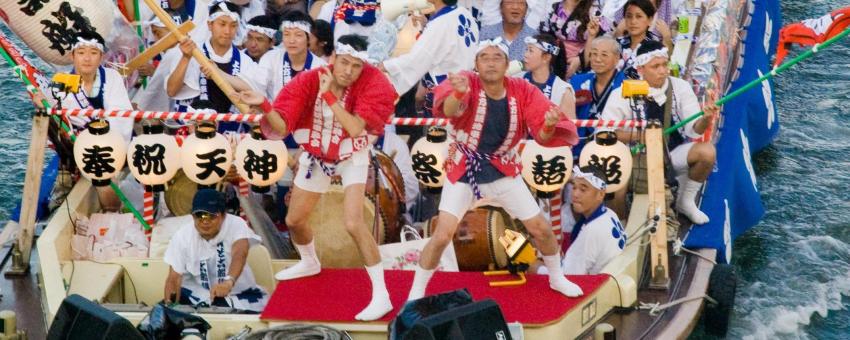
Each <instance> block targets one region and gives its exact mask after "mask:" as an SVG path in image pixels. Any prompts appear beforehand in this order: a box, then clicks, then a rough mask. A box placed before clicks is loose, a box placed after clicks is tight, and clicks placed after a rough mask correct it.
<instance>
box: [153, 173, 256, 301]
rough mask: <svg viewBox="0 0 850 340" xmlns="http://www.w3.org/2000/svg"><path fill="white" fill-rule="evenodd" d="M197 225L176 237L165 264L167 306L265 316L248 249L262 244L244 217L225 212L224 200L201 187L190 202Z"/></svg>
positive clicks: (215, 193) (173, 238)
mask: <svg viewBox="0 0 850 340" xmlns="http://www.w3.org/2000/svg"><path fill="white" fill-rule="evenodd" d="M192 219H193V220H194V224H193V225H188V224H187V225H183V226H182V227H180V229H179V230H177V232H176V233H174V236H173V237H172V238H171V243H169V245H168V249H167V250H166V251H165V257H164V258H163V260H164V261H165V263H167V264H168V265H169V266H171V267H170V269H169V271H168V278H167V279H166V281H165V302H166V303H174V302H178V303H180V304H186V305H192V306H221V307H232V308H235V309H239V310H246V311H251V312H261V311H262V310H263V308H264V307H265V305H266V302H268V293H267V292H266V291H265V290H264V289H263V288H262V287H260V286H258V285H257V282H256V281H255V280H254V274H253V273H252V272H251V268H249V267H247V266H246V265H245V264H246V261H247V259H248V249H249V248H250V247H251V246H252V245H256V244H258V243H259V242H260V237H259V236H257V235H256V234H254V232H253V231H251V229H250V228H248V225H247V224H246V223H245V221H244V220H242V218H240V217H238V216H235V215H231V214H227V213H225V212H224V196H222V195H221V193H219V192H218V191H215V190H213V189H201V190H199V191H198V192H197V193H196V194H195V198H194V200H193V201H192Z"/></svg>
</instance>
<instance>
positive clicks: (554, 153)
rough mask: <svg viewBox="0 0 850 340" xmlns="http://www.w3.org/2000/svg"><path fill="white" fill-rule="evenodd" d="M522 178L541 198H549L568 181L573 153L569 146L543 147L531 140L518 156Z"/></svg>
mask: <svg viewBox="0 0 850 340" xmlns="http://www.w3.org/2000/svg"><path fill="white" fill-rule="evenodd" d="M520 161H521V162H522V172H521V174H522V178H523V179H524V180H525V182H526V183H528V185H529V186H531V187H532V188H533V189H534V190H536V191H537V196H538V197H541V198H551V197H550V196H551V195H552V194H554V193H555V192H556V191H558V189H561V188H563V187H564V185H566V184H567V181H569V180H570V173H571V172H572V169H573V153H572V151H571V150H570V147H569V146H558V147H551V148H550V147H544V146H541V145H540V144H538V143H537V141H535V140H533V139H531V140H527V141H525V147H523V149H522V153H521V154H520Z"/></svg>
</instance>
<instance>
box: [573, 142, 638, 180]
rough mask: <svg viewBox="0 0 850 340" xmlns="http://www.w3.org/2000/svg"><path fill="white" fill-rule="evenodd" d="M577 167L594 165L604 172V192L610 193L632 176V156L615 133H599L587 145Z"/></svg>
mask: <svg viewBox="0 0 850 340" xmlns="http://www.w3.org/2000/svg"><path fill="white" fill-rule="evenodd" d="M578 164H579V166H586V165H588V164H591V165H595V166H597V167H599V168H600V169H602V170H603V171H604V172H605V177H606V178H605V181H606V182H607V184H608V189H607V190H606V192H608V193H612V192H616V191H618V190H620V189H622V188H623V187H624V186H625V185H626V183H629V177H630V176H631V175H632V154H631V152H630V151H629V147H627V146H626V145H625V144H623V143H622V142H620V141H618V140H617V133H615V132H613V131H601V132H599V133H597V134H596V137H595V138H594V140H593V141H592V142H590V143H588V144H587V145H586V146H585V147H584V150H582V151H581V155H580V156H579V159H578Z"/></svg>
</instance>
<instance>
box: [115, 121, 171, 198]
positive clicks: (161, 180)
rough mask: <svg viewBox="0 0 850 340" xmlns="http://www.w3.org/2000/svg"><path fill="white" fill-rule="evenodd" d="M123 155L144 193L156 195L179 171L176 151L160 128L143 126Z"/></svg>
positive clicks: (163, 129)
mask: <svg viewBox="0 0 850 340" xmlns="http://www.w3.org/2000/svg"><path fill="white" fill-rule="evenodd" d="M143 129H144V133H143V134H142V135H139V136H137V137H136V138H133V141H132V142H130V146H129V147H128V152H127V167H128V168H130V173H132V174H133V177H135V178H136V180H138V181H139V183H142V185H144V186H145V189H146V190H149V191H155V192H160V191H163V190H165V183H167V182H168V181H169V180H170V179H171V178H172V177H174V175H175V174H176V173H177V170H178V169H180V147H179V146H178V145H177V140H176V139H174V136H169V135H166V134H165V133H164V131H165V127H164V126H162V125H152V126H144V127H143Z"/></svg>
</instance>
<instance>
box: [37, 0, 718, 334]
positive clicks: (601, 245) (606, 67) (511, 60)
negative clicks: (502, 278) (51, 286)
mask: <svg viewBox="0 0 850 340" xmlns="http://www.w3.org/2000/svg"><path fill="white" fill-rule="evenodd" d="M385 2H386V1H385ZM428 2H429V3H430V4H432V5H433V7H432V8H431V11H427V10H423V11H424V12H428V14H424V15H423V14H420V13H419V11H415V12H414V11H411V12H410V13H406V14H404V15H400V16H399V17H398V18H394V19H393V20H389V19H388V18H386V17H384V16H382V15H381V7H380V4H379V1H378V0H330V1H321V0H317V1H308V0H267V1H259V0H231V1H221V0H214V1H205V0H195V1H192V0H185V1H184V0H162V1H158V3H160V4H161V7H162V9H164V10H165V11H166V12H167V13H168V15H170V16H171V17H170V18H168V19H169V20H173V21H174V22H176V23H177V24H180V23H182V22H187V21H193V22H194V23H195V26H196V28H195V29H194V30H193V31H191V32H190V33H189V38H187V39H184V40H183V41H180V42H179V43H178V44H177V45H175V46H174V47H172V48H170V49H168V50H166V51H163V52H162V53H160V54H159V55H157V56H156V58H154V60H153V61H152V62H151V63H149V64H147V65H145V66H143V67H141V68H140V69H139V74H140V75H142V76H144V77H145V78H146V83H145V86H144V87H142V86H140V84H137V85H136V87H138V89H136V90H135V91H128V89H127V88H126V87H125V82H124V79H123V78H122V77H121V75H120V74H119V73H118V72H117V71H115V70H113V69H111V68H110V67H109V66H107V65H104V63H103V60H102V57H103V54H104V52H105V46H106V41H105V40H104V38H103V37H101V36H100V35H98V34H97V33H94V32H82V33H79V34H78V35H77V37H76V42H75V44H74V48H73V50H72V52H71V56H72V58H73V64H74V69H73V70H72V72H73V73H76V74H79V75H80V76H81V79H82V90H81V91H80V92H79V93H78V94H75V95H71V96H67V97H66V99H65V100H64V101H63V107H64V108H97V109H134V108H135V109H141V110H148V111H178V112H186V111H201V110H212V111H216V112H238V109H237V108H236V107H235V106H234V102H233V99H234V98H235V99H236V101H238V102H240V103H243V104H247V105H250V107H251V110H252V111H254V112H259V113H262V114H263V119H262V120H261V122H260V124H259V125H260V127H261V130H262V132H263V135H264V137H265V138H267V139H271V140H283V141H282V143H287V145H288V146H289V148H291V149H300V150H301V152H300V154H299V155H298V156H297V157H296V158H295V159H296V160H297V161H295V162H292V163H293V164H292V165H293V167H292V170H293V171H294V175H293V176H291V177H290V179H289V181H290V182H287V183H281V185H279V186H278V187H277V188H275V191H276V192H277V195H278V197H279V198H280V201H279V202H278V203H277V204H278V205H279V206H280V207H282V206H283V205H284V203H283V198H284V194H286V195H285V196H286V200H287V201H288V203H287V204H286V207H285V209H286V210H285V212H283V213H281V214H280V219H281V220H282V222H284V224H285V225H286V227H287V228H288V231H289V235H290V238H291V240H292V242H293V244H294V247H295V248H296V249H297V250H298V253H299V255H300V261H298V263H297V264H295V265H294V266H292V267H289V268H286V269H284V270H282V271H281V272H278V273H277V274H276V275H275V278H276V279H277V280H280V281H286V280H292V279H297V278H302V277H305V276H310V275H316V274H318V273H319V272H320V271H321V263H320V261H319V258H318V256H317V255H316V247H315V244H314V241H313V240H314V230H313V229H312V228H311V226H310V225H309V223H308V219H309V217H310V214H311V213H314V207H315V206H316V203H317V202H318V201H319V199H320V198H321V196H322V194H324V193H326V192H327V191H328V190H329V186H330V185H331V182H332V178H335V177H339V178H340V179H341V183H342V187H343V190H344V196H345V203H344V218H343V221H342V222H341V223H343V224H344V227H345V230H346V231H347V232H348V234H349V235H351V237H352V238H353V239H354V241H355V244H356V246H357V250H358V251H359V254H360V255H361V257H362V259H363V262H364V263H365V265H366V268H365V270H366V272H367V273H368V275H369V278H370V281H371V285H372V298H371V300H370V302H369V304H368V305H367V306H364V309H363V310H362V311H361V312H360V313H359V314H358V315H357V317H356V318H357V319H358V320H376V319H379V318H381V317H383V316H384V315H385V314H386V313H388V312H389V311H391V310H392V308H393V306H392V304H391V302H390V299H389V293H388V290H387V288H386V284H385V281H384V269H383V267H382V264H381V258H380V254H379V252H378V244H377V243H376V241H375V239H374V238H373V236H372V235H371V233H370V232H369V230H368V229H367V228H366V225H365V224H364V223H363V216H362V214H363V209H362V207H363V204H364V200H365V197H364V191H365V183H366V181H367V175H368V174H367V173H368V171H369V157H370V156H369V153H370V150H371V149H373V148H375V149H383V150H384V151H387V150H389V149H391V150H395V151H393V152H387V154H392V155H393V156H394V161H395V162H396V165H397V167H398V168H399V169H400V171H401V173H402V176H403V177H404V184H405V189H406V191H405V195H404V196H405V198H404V201H405V203H406V207H407V211H406V213H407V215H406V218H407V219H408V220H409V221H410V222H420V221H421V220H422V219H423V218H430V217H431V216H424V217H423V216H414V215H417V214H414V213H413V211H414V207H415V206H416V203H421V200H418V199H417V197H418V196H420V195H421V194H420V192H419V184H418V181H417V178H416V176H415V173H414V171H413V169H412V165H411V162H410V151H409V145H412V143H413V142H414V141H415V138H413V137H412V138H411V139H412V140H409V141H407V142H405V141H404V140H403V139H402V138H400V137H399V134H400V133H401V132H402V130H404V128H401V127H399V128H398V129H397V128H396V127H394V126H392V125H387V122H388V121H389V118H390V117H391V116H393V115H395V116H399V117H444V118H447V119H449V120H450V122H451V124H452V127H453V128H452V131H451V134H452V137H453V141H454V142H453V144H452V146H451V149H450V153H449V157H448V159H447V160H446V168H445V171H446V174H447V180H446V181H445V183H444V185H443V188H442V192H441V195H440V199H439V203H438V205H437V210H438V212H437V216H438V218H437V221H438V222H437V223H436V227H435V228H434V229H433V230H432V232H431V235H430V236H431V239H430V242H429V243H428V245H427V246H426V247H425V249H424V250H423V252H422V254H421V258H420V260H419V264H418V266H417V268H416V269H415V278H414V281H413V285H412V288H411V290H410V293H409V297H408V299H409V300H412V299H418V298H421V297H423V296H424V295H425V292H426V287H427V285H428V282H429V281H430V280H431V277H432V275H433V273H434V271H435V269H436V268H437V265H438V262H439V259H440V257H441V254H442V253H443V251H444V249H445V248H446V247H448V246H449V245H450V244H451V242H452V239H453V237H454V234H455V232H456V230H457V226H458V222H459V221H460V220H461V219H462V218H463V216H464V214H465V213H466V212H467V211H468V210H469V209H470V208H471V207H472V206H473V204H474V203H475V202H476V201H477V200H479V199H482V198H486V199H488V200H489V201H490V202H492V203H494V204H496V205H498V206H501V207H502V208H503V209H504V210H505V211H506V212H507V213H508V214H509V215H510V216H511V217H512V218H514V219H518V220H520V221H522V224H523V225H524V227H525V229H526V230H527V232H528V234H529V235H530V236H531V238H532V239H533V240H534V244H535V246H536V248H537V249H538V250H539V252H540V254H541V258H540V260H541V263H540V264H539V269H536V270H537V272H538V273H541V274H546V275H548V276H549V283H550V287H551V288H552V289H554V290H555V291H557V292H560V293H562V294H563V295H565V296H568V297H577V296H581V295H582V294H583V292H582V290H581V289H580V288H579V286H577V285H575V284H574V283H572V282H570V281H569V280H567V278H566V277H565V274H572V275H581V274H595V273H599V272H601V271H602V269H603V267H604V266H605V265H606V264H607V263H608V262H610V261H611V260H612V259H613V258H614V257H616V256H617V255H618V254H619V253H621V252H622V251H623V249H624V247H625V245H626V236H625V231H624V228H623V225H625V223H624V222H625V221H624V219H625V217H626V213H627V211H626V196H627V192H628V190H629V189H630V188H631V186H625V187H624V188H623V189H621V190H620V191H618V192H616V193H614V194H613V195H609V194H606V189H607V186H608V183H606V178H607V176H606V174H605V173H604V169H601V168H599V167H597V166H592V165H588V166H584V167H576V168H575V169H573V171H572V173H573V178H572V180H571V181H570V184H569V185H567V187H566V188H565V189H564V190H562V191H560V193H561V195H562V197H561V199H562V201H563V202H564V203H563V204H564V205H563V209H561V216H559V218H560V221H561V222H560V224H561V229H562V231H563V235H564V236H563V240H559V239H558V238H557V237H556V235H555V233H553V231H552V217H551V216H550V215H549V214H544V213H543V210H541V204H540V203H539V202H538V201H537V199H536V198H535V197H534V196H533V195H532V193H531V191H530V190H529V188H528V186H527V185H526V184H525V183H524V182H523V180H522V178H521V177H520V176H519V173H520V164H519V159H518V156H517V153H516V147H517V145H518V144H520V143H521V142H522V141H523V140H526V139H534V140H535V141H537V142H538V143H539V144H541V145H543V146H558V145H569V146H572V148H573V155H575V157H576V159H577V157H578V155H579V154H580V153H581V150H582V148H583V147H584V146H585V145H587V144H588V143H589V142H590V141H591V140H592V139H593V138H594V134H595V133H597V132H599V131H598V130H600V129H594V128H586V127H582V128H577V127H576V126H575V124H574V123H573V122H572V120H575V119H609V120H627V119H642V120H647V119H655V120H658V121H660V122H663V124H664V125H665V127H669V126H671V125H673V124H676V123H678V122H680V121H682V120H684V119H685V118H687V117H689V116H691V115H692V114H694V113H697V112H699V111H701V110H704V111H705V112H706V114H705V115H704V116H703V117H702V118H699V119H696V120H693V121H691V122H689V123H688V124H685V125H684V126H683V127H681V128H679V129H678V130H677V131H675V132H673V133H672V134H670V135H669V137H667V138H666V140H665V143H666V147H667V149H668V150H669V153H668V155H669V159H668V162H669V164H670V166H671V168H672V170H673V171H674V173H675V176H676V179H677V180H678V183H679V190H678V198H677V200H676V207H677V210H678V211H679V212H681V213H682V214H683V215H684V216H685V217H687V218H688V219H690V220H691V221H693V222H694V223H695V224H703V223H707V222H708V217H707V216H706V215H705V214H704V213H703V212H701V211H700V210H699V207H698V206H697V205H696V196H697V193H698V191H699V190H700V188H701V186H702V183H703V182H704V181H705V180H706V179H707V177H708V175H709V174H710V172H711V171H712V168H713V166H714V158H715V157H714V147H713V145H712V144H711V143H703V142H697V141H696V140H698V139H699V138H700V137H701V136H702V135H703V134H704V133H705V131H706V129H707V128H708V126H709V124H710V123H711V122H712V121H713V120H714V119H715V118H716V116H717V114H718V108H717V107H716V106H714V105H713V104H707V105H705V106H702V107H701V105H700V101H699V100H698V98H697V96H696V95H695V94H694V91H693V89H692V87H691V86H690V84H688V82H686V81H685V80H682V79H680V78H677V77H673V76H671V75H670V68H669V67H668V63H669V56H670V54H671V53H672V49H673V41H674V39H675V37H674V35H675V34H676V31H677V30H676V29H675V27H678V23H677V20H678V19H677V18H678V17H677V15H678V14H679V13H680V12H681V11H682V8H683V6H684V4H683V1H677V0H655V1H653V0H629V1H615V0H477V1H476V0H428ZM608 2H615V3H621V2H622V3H623V5H622V6H621V7H619V6H618V8H617V9H616V10H615V11H614V12H613V13H605V15H603V9H606V8H608V7H611V4H608ZM140 17H141V18H142V20H143V23H144V25H145V39H146V40H147V43H148V44H150V45H152V44H153V43H155V42H156V41H157V40H159V39H162V38H163V37H164V36H166V35H167V34H168V33H169V30H168V28H167V26H169V25H166V23H164V22H163V21H162V19H161V18H159V17H157V16H156V15H154V13H153V12H152V11H150V10H149V9H146V8H141V9H140ZM411 28H412V29H413V30H414V32H413V33H414V36H415V40H413V41H409V42H406V40H404V39H403V38H404V37H403V35H404V32H405V30H409V29H411ZM406 43H410V44H409V46H402V45H404V44H406ZM196 49H199V50H200V51H202V53H203V54H204V55H205V56H206V57H207V58H209V59H210V60H211V61H212V62H213V63H214V64H215V67H212V68H208V67H204V66H202V64H201V63H199V62H198V61H197V60H196V59H195V58H194V57H193V51H195V50H196ZM398 49H403V50H398ZM517 62H519V64H520V65H522V67H521V68H516V67H513V66H514V65H518V64H517ZM214 73H217V74H218V75H219V76H220V77H221V78H223V79H224V80H225V81H226V82H227V83H228V84H229V85H230V86H231V87H232V88H233V89H234V90H235V92H234V93H225V91H224V90H223V89H222V88H221V87H220V86H219V85H218V84H216V83H215V82H214V81H213V80H212V78H213V76H214ZM628 79H642V80H644V81H646V82H647V83H648V84H649V95H648V96H647V101H646V107H645V109H644V110H638V111H635V110H633V103H632V102H630V101H629V100H627V99H625V98H623V94H622V89H621V84H623V81H624V80H628ZM131 90H133V89H132V88H131ZM129 93H135V94H134V95H133V96H132V97H130V95H129ZM36 102H37V103H38V102H39V101H38V100H36ZM37 105H38V104H37ZM109 121H110V123H111V126H112V127H113V128H114V129H117V130H118V131H120V132H121V134H122V135H123V136H124V137H125V138H126V139H127V141H128V142H129V140H130V138H131V136H132V135H133V130H134V122H133V121H132V120H131V119H127V118H110V119H109ZM71 123H72V124H73V126H74V128H75V129H82V128H84V126H85V124H86V123H87V120H86V119H72V121H71ZM185 123H186V122H180V121H166V122H162V124H165V125H166V126H170V127H174V129H177V130H179V128H180V127H181V124H185ZM218 129H219V132H221V133H240V132H247V131H249V129H250V126H248V125H247V124H243V123H238V122H233V123H231V122H227V123H225V122H222V123H219V124H218ZM421 130H422V129H419V128H417V129H410V128H407V130H404V134H410V135H412V136H414V137H418V136H421V135H422V131H421ZM616 134H617V137H618V138H619V140H620V141H622V142H624V143H626V144H627V145H634V144H636V143H640V142H642V138H643V135H642V131H641V130H638V129H628V128H626V129H619V130H616ZM98 190H99V192H98V194H99V198H100V200H101V205H102V207H103V208H104V209H105V210H117V209H118V208H119V201H118V200H117V199H116V198H115V197H113V196H114V194H113V193H111V192H110V189H109V187H105V188H99V189H98ZM609 196H613V197H609ZM225 202H226V197H225V196H223V195H222V194H221V193H219V192H216V191H215V190H211V189H202V190H199V191H198V192H197V194H196V195H195V197H194V201H193V205H192V216H193V219H192V223H188V222H187V225H186V226H184V227H183V228H182V229H180V231H178V233H177V234H175V236H174V237H173V239H172V240H171V245H170V246H169V247H168V251H167V252H166V255H165V259H164V260H165V262H166V263H168V264H169V265H170V267H171V269H170V273H169V275H168V277H167V279H166V282H165V299H166V300H167V301H171V302H180V303H186V304H192V305H202V304H206V305H220V304H222V303H225V304H226V305H228V306H231V307H237V308H239V309H245V310H254V311H260V310H262V304H263V303H264V302H265V301H266V298H267V295H268V294H267V292H265V291H264V290H262V288H260V287H259V286H258V285H257V284H256V282H255V281H254V279H253V275H252V274H251V271H250V268H247V266H246V257H247V252H248V248H249V247H250V246H251V245H253V244H256V243H257V242H258V241H259V238H258V236H257V235H256V234H254V233H253V232H252V231H251V230H250V228H249V227H247V225H246V224H245V222H244V221H243V220H242V219H241V218H240V217H238V216H236V215H233V214H229V213H227V210H226V206H225ZM284 216H285V217H284ZM612 229H613V230H615V232H614V233H613V235H612ZM616 231H619V232H616ZM222 299H223V300H222Z"/></svg>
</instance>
